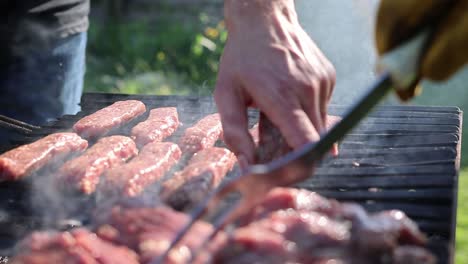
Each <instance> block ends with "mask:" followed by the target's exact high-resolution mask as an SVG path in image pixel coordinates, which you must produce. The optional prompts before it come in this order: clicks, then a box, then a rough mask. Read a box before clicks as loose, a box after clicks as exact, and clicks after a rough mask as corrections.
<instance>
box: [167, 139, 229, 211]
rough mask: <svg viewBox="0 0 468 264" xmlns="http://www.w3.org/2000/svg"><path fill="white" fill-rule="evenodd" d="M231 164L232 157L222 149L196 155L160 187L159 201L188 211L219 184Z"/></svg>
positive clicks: (205, 150)
mask: <svg viewBox="0 0 468 264" xmlns="http://www.w3.org/2000/svg"><path fill="white" fill-rule="evenodd" d="M235 162H236V158H235V156H234V153H232V152H231V151H229V150H228V149H225V148H218V147H211V148H206V149H204V150H202V151H200V152H197V153H196V154H195V155H194V156H193V157H192V158H191V159H190V161H189V163H188V165H187V166H186V167H185V168H184V169H183V170H182V171H179V172H176V173H175V174H174V176H173V177H172V178H170V179H169V180H167V181H166V182H164V183H163V186H162V192H161V199H162V200H163V201H165V202H166V203H168V204H169V205H171V206H172V207H173V208H176V209H179V210H184V209H187V208H190V207H192V206H193V205H194V204H197V203H198V202H200V201H201V200H202V199H203V198H204V197H205V196H206V195H207V194H208V193H209V192H210V191H211V190H213V189H214V188H215V187H216V186H218V185H219V184H220V183H221V181H222V180H223V179H224V176H225V175H226V174H227V173H228V172H229V171H230V170H231V169H232V167H233V166H234V164H235Z"/></svg>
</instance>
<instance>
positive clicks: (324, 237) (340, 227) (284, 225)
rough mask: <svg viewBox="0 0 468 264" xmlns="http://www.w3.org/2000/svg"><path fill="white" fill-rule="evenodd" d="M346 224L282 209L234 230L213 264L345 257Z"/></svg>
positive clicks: (302, 261) (346, 252)
mask: <svg viewBox="0 0 468 264" xmlns="http://www.w3.org/2000/svg"><path fill="white" fill-rule="evenodd" d="M350 238H351V235H350V232H349V229H348V226H347V225H346V223H342V222H339V221H335V220H332V219H330V218H328V217H326V216H324V215H322V214H319V213H315V212H300V211H294V210H282V211H276V212H274V213H272V214H271V215H270V216H269V217H268V218H264V219H262V220H259V221H256V222H253V223H251V224H250V225H248V226H246V227H242V228H239V229H237V230H236V231H234V235H233V236H232V237H231V238H230V240H229V242H227V244H226V245H225V246H224V249H223V250H220V251H219V252H218V253H217V254H216V257H215V260H216V261H215V263H273V264H274V263H278V264H279V263H320V262H323V261H324V260H325V259H328V260H329V259H333V258H337V259H340V258H343V257H346V256H348V253H349V252H348V249H349V244H350V241H351V240H350Z"/></svg>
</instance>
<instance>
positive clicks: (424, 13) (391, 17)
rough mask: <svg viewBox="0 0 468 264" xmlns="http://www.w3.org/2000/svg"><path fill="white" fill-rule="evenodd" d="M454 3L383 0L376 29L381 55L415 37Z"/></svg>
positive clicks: (378, 48)
mask: <svg viewBox="0 0 468 264" xmlns="http://www.w3.org/2000/svg"><path fill="white" fill-rule="evenodd" d="M451 2H452V1H419V0H382V1H381V3H380V6H379V10H378V13H377V26H376V27H375V29H376V32H375V37H376V46H377V51H378V52H379V54H383V53H386V52H387V51H390V50H392V49H393V48H395V47H397V46H399V45H400V44H401V43H402V42H404V41H406V40H408V39H410V38H411V37H412V36H414V33H415V32H417V31H419V30H420V29H421V27H423V26H424V25H427V24H429V23H430V22H431V20H433V19H434V18H435V17H438V16H440V14H442V13H443V12H444V10H446V6H447V5H450V4H451Z"/></svg>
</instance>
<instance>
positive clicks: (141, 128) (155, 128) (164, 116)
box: [131, 107, 179, 146]
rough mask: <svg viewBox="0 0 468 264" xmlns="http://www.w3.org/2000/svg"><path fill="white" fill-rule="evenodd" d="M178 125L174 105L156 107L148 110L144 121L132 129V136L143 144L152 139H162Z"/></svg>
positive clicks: (140, 144) (138, 142)
mask: <svg viewBox="0 0 468 264" xmlns="http://www.w3.org/2000/svg"><path fill="white" fill-rule="evenodd" d="M178 127H179V116H178V114H177V109H176V108H175V107H163V108H156V109H153V110H151V111H150V114H149V117H148V119H147V120H146V121H144V122H141V123H139V124H138V125H136V126H135V127H134V128H133V129H132V134H131V135H132V138H133V139H134V140H135V142H136V143H137V145H139V146H143V145H146V144H148V143H150V142H153V141H163V140H164V139H165V138H166V137H168V136H170V135H172V134H173V133H174V132H175V131H176V130H177V128H178Z"/></svg>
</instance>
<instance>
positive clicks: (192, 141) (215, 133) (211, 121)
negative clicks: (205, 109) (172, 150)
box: [179, 114, 223, 155]
mask: <svg viewBox="0 0 468 264" xmlns="http://www.w3.org/2000/svg"><path fill="white" fill-rule="evenodd" d="M222 131H223V128H222V125H221V119H220V117H219V114H212V115H208V116H206V117H204V118H202V119H201V120H200V121H198V122H197V123H196V124H195V125H194V126H192V127H189V128H187V129H186V130H185V132H184V135H183V136H182V138H181V139H180V141H179V145H180V149H182V152H183V153H184V154H187V155H191V154H194V153H196V152H198V151H200V150H203V149H205V148H208V147H212V146H214V144H215V143H216V141H217V140H218V139H219V138H220V136H221V134H222Z"/></svg>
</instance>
